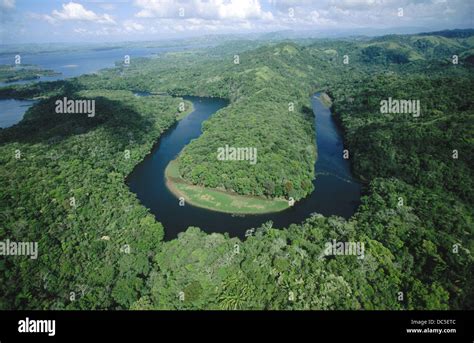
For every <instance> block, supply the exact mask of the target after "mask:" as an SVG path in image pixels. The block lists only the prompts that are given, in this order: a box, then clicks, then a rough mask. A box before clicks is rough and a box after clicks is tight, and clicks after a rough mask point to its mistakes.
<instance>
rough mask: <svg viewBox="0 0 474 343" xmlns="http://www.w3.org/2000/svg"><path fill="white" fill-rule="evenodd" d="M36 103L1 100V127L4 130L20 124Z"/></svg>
mask: <svg viewBox="0 0 474 343" xmlns="http://www.w3.org/2000/svg"><path fill="white" fill-rule="evenodd" d="M35 102H36V101H34V100H15V99H7V100H0V127H1V128H2V129H4V128H7V127H10V126H13V125H15V124H17V123H18V122H20V121H21V120H22V119H23V116H24V115H25V112H26V111H27V110H28V109H29V108H30V107H31V105H33V104H34V103H35Z"/></svg>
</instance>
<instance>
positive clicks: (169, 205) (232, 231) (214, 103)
mask: <svg viewBox="0 0 474 343" xmlns="http://www.w3.org/2000/svg"><path fill="white" fill-rule="evenodd" d="M317 95H318V94H316V96H313V97H312V98H311V102H312V106H313V112H314V114H315V121H316V122H315V124H316V141H317V146H318V159H317V161H316V165H315V168H316V178H315V180H313V184H314V187H315V190H314V191H313V192H312V193H311V195H310V196H308V197H307V198H305V199H303V200H301V201H299V202H297V203H296V204H295V205H294V206H293V207H291V208H289V209H287V210H285V211H282V212H276V213H268V214H262V215H245V216H241V215H239V216H233V215H231V214H226V213H220V212H214V211H210V210H206V209H203V208H198V207H194V206H192V205H189V204H186V205H185V206H179V202H178V199H177V198H176V197H175V196H174V195H173V194H172V193H171V192H170V191H169V190H168V188H167V187H166V182H165V175H164V171H165V168H166V166H167V165H168V163H169V162H170V161H171V160H173V159H175V158H176V156H177V155H178V154H179V152H180V151H181V150H182V149H183V148H184V146H185V145H187V144H188V143H189V142H190V141H191V140H192V139H195V138H197V137H199V136H200V134H201V125H202V123H203V122H204V121H205V120H206V119H208V118H209V117H210V116H211V115H212V114H214V113H215V112H216V111H218V110H219V109H221V108H223V107H225V106H226V105H227V102H226V101H224V100H222V99H214V98H199V97H185V99H187V100H190V101H192V103H193V105H194V112H192V113H191V114H189V115H188V116H187V117H186V118H184V119H183V120H181V121H180V122H178V123H177V124H175V125H174V126H173V127H172V128H170V129H169V130H168V131H166V132H165V133H164V134H163V135H162V136H161V138H160V141H159V142H158V143H157V144H156V146H155V147H154V148H153V150H152V152H151V154H150V155H148V156H147V157H146V158H145V159H144V160H143V161H142V162H141V163H140V164H138V165H137V166H136V168H135V169H134V171H133V172H132V173H131V174H130V175H129V177H128V178H127V184H128V185H129V187H130V189H131V190H132V191H133V192H134V193H136V194H137V196H138V198H139V199H140V201H141V202H142V204H143V205H144V206H146V207H148V208H149V209H150V210H151V212H152V213H153V214H154V215H155V217H156V219H157V220H158V221H159V222H161V223H162V224H163V226H164V228H165V239H166V240H169V239H173V238H175V237H176V236H177V235H178V234H179V233H180V232H183V231H185V230H186V229H187V228H188V227H189V226H197V227H199V228H201V230H203V231H205V232H220V233H226V232H227V233H228V234H229V236H231V237H240V238H243V237H244V236H245V232H246V230H247V229H250V228H257V227H259V226H260V225H261V224H263V223H265V222H267V221H272V222H273V227H276V228H283V227H287V226H288V225H290V224H292V223H301V222H302V221H303V220H304V219H306V218H307V217H309V216H310V215H311V214H312V213H320V214H323V215H325V216H329V215H338V216H341V217H344V218H349V217H350V216H352V214H354V212H355V210H356V209H357V207H358V206H359V203H360V195H361V185H360V183H358V182H357V181H356V180H354V178H353V177H352V174H351V170H350V164H349V161H347V160H344V159H343V158H342V152H343V141H342V135H341V132H340V131H339V129H338V127H337V125H336V123H335V121H334V119H333V118H332V115H331V112H330V110H329V109H328V108H326V107H325V106H324V105H323V104H322V103H321V101H320V100H319V98H318V97H317Z"/></svg>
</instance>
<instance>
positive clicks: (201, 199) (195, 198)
mask: <svg viewBox="0 0 474 343" xmlns="http://www.w3.org/2000/svg"><path fill="white" fill-rule="evenodd" d="M178 170H179V165H178V161H177V160H173V161H171V162H170V163H169V164H168V166H167V167H166V170H165V179H166V186H167V187H168V189H169V190H170V191H171V192H172V193H173V194H174V195H175V196H176V197H177V198H180V197H183V198H184V200H185V202H186V203H188V204H190V205H193V206H196V207H201V208H205V209H208V210H212V211H217V212H224V213H233V214H262V213H271V212H279V211H283V210H285V209H287V208H288V207H289V205H288V201H286V200H284V199H265V198H260V197H255V196H244V195H239V194H232V193H229V192H226V191H223V190H218V189H211V188H206V187H201V186H196V185H192V184H190V183H188V182H186V181H185V180H184V179H183V178H181V177H180V175H179V172H178Z"/></svg>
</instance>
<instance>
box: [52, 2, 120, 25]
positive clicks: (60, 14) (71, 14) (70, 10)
mask: <svg viewBox="0 0 474 343" xmlns="http://www.w3.org/2000/svg"><path fill="white" fill-rule="evenodd" d="M43 19H45V20H46V21H48V22H50V23H56V22H57V21H88V22H94V23H98V24H111V25H115V24H117V23H116V22H115V20H114V19H113V18H112V17H111V16H110V15H108V14H102V15H99V14H96V13H95V12H93V11H90V10H87V9H85V8H84V6H82V5H81V4H78V3H75V2H69V3H67V4H63V5H62V10H60V11H58V10H53V12H52V13H51V15H44V16H43Z"/></svg>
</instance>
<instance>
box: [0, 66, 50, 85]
mask: <svg viewBox="0 0 474 343" xmlns="http://www.w3.org/2000/svg"><path fill="white" fill-rule="evenodd" d="M54 75H59V73H56V72H55V71H53V70H49V69H41V68H39V67H37V66H33V65H21V66H12V65H0V82H14V81H22V80H36V79H39V78H40V77H41V76H54Z"/></svg>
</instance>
